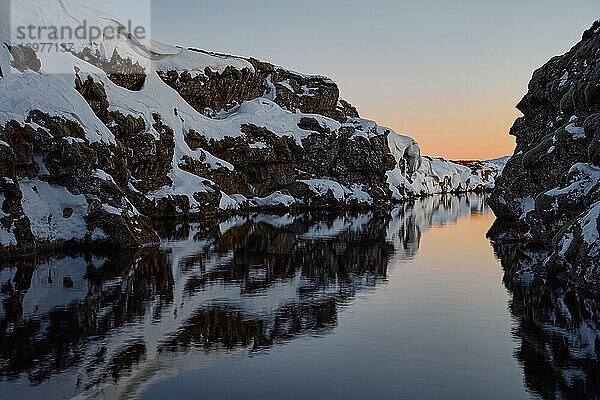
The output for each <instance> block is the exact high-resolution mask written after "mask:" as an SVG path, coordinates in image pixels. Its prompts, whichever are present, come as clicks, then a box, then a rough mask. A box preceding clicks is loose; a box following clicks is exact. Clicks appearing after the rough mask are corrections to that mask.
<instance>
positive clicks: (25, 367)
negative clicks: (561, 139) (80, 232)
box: [0, 195, 600, 399]
mask: <svg viewBox="0 0 600 400" xmlns="http://www.w3.org/2000/svg"><path fill="white" fill-rule="evenodd" d="M493 221H494V217H493V215H492V214H491V212H490V211H489V209H488V208H487V207H486V205H485V198H484V197H481V196H475V195H472V196H462V197H458V196H456V197H445V198H442V197H432V198H428V199H425V200H422V201H418V202H416V203H415V204H414V205H410V206H409V205H406V206H403V207H400V208H397V209H395V210H394V211H393V213H391V215H375V214H372V213H369V214H356V215H352V214H343V215H325V214H323V215H307V214H306V215H300V216H295V217H294V216H291V215H279V216H275V215H264V214H251V215H250V216H248V217H235V218H231V219H229V220H226V221H223V222H222V223H220V224H216V223H194V224H189V225H188V224H179V225H177V226H175V225H173V226H164V227H162V228H161V234H162V236H163V238H164V242H163V245H162V248H161V250H160V251H154V252H150V253H144V254H118V255H115V256H114V257H101V256H93V255H75V256H69V257H63V258H55V259H50V260H46V261H43V262H40V263H38V264H37V265H36V264H33V265H20V266H18V267H12V268H4V269H3V270H1V271H0V284H1V285H2V286H1V292H0V293H1V294H0V300H1V306H0V398H2V399H25V398H27V399H37V398H39V399H49V398H66V399H70V398H73V397H76V396H77V398H79V399H83V398H90V397H91V398H139V399H162V398H173V397H178V398H181V399H183V398H193V399H197V398H207V399H225V398H226V399H249V398H257V399H279V398H288V399H290V398H291V399H321V398H347V399H352V398H356V399H364V398H368V399H405V398H406V399H415V398H419V399H449V398H475V399H481V398H498V399H519V398H556V397H557V396H558V397H560V396H563V397H572V398H582V397H586V396H587V397H594V396H597V395H598V393H600V386H599V385H600V376H599V374H600V372H599V371H600V367H599V366H600V364H599V363H598V359H599V356H598V353H600V351H597V350H596V349H598V350H600V340H599V339H598V337H599V336H600V333H599V332H600V329H598V318H597V314H595V310H597V309H598V307H597V302H595V301H593V300H590V299H585V298H583V297H581V296H580V295H579V294H577V293H574V292H569V291H565V290H563V289H558V288H552V287H548V286H546V285H540V284H534V282H533V280H532V279H531V277H528V276H527V274H515V273H508V272H507V273H505V272H504V270H503V268H502V266H501V263H500V261H499V259H498V257H497V256H496V255H495V253H494V249H493V248H492V246H491V245H490V242H489V240H487V239H486V232H487V230H488V229H489V228H490V226H491V225H492V223H493ZM496 250H497V254H498V255H499V256H502V259H503V261H504V262H505V263H517V262H518V261H519V260H518V257H519V254H521V253H519V252H517V251H515V250H514V249H508V250H507V249H496ZM508 270H509V269H508V268H506V271H508Z"/></svg>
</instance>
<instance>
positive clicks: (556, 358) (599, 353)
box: [491, 227, 600, 399]
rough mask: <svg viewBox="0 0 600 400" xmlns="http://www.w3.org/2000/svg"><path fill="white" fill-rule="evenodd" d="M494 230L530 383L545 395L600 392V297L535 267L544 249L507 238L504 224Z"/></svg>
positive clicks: (596, 395)
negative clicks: (503, 227) (576, 288)
mask: <svg viewBox="0 0 600 400" xmlns="http://www.w3.org/2000/svg"><path fill="white" fill-rule="evenodd" d="M491 233H492V236H494V237H496V238H497V237H504V240H503V243H502V244H500V243H497V242H495V243H494V248H495V250H496V253H497V255H498V256H499V257H500V259H501V261H502V265H503V268H504V272H505V273H504V284H505V286H506V287H507V288H508V290H509V291H510V292H511V294H512V300H511V302H510V304H509V310H510V312H511V314H512V315H513V317H514V319H515V321H516V327H515V328H514V329H513V332H512V333H513V335H514V336H515V338H517V339H519V342H520V346H519V348H518V349H517V351H516V352H515V358H516V359H517V360H518V362H519V363H520V364H521V365H522V368H523V371H524V375H525V383H526V385H527V388H528V389H529V390H530V391H531V392H532V393H534V394H535V395H537V396H540V397H542V398H546V399H558V398H560V399H597V398H599V397H600V300H599V299H598V298H597V297H593V296H591V295H589V294H586V293H582V292H578V291H575V290H573V289H570V288H567V287H564V286H563V285H561V284H560V283H558V282H556V281H555V280H554V279H552V278H551V277H547V276H544V274H543V273H541V271H536V270H535V265H536V264H537V262H538V261H539V260H543V259H544V258H545V256H546V255H545V254H543V253H541V252H539V251H537V250H536V249H528V248H526V247H524V246H522V245H520V244H518V243H516V242H511V241H510V237H509V238H508V239H509V240H507V239H506V236H505V234H504V233H503V232H501V231H500V228H499V227H495V230H492V232H491Z"/></svg>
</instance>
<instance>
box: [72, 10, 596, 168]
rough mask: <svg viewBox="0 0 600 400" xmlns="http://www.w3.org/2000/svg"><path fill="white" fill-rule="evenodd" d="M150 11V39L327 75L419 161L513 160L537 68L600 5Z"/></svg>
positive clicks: (571, 39) (573, 39)
mask: <svg viewBox="0 0 600 400" xmlns="http://www.w3.org/2000/svg"><path fill="white" fill-rule="evenodd" d="M86 1H89V2H90V3H92V4H93V2H92V1H91V0H80V1H78V2H83V3H85V2H86ZM111 1H112V2H116V3H118V1H117V0H106V1H105V2H103V6H102V8H103V9H104V10H105V11H107V12H110V8H111V7H110V4H109V3H110V2H111ZM136 1H146V2H148V1H150V0H136ZM121 4H123V3H122V1H121ZM95 7H96V8H98V5H97V4H96V5H95ZM151 12H152V26H151V32H152V37H153V39H155V40H158V41H160V42H164V43H169V44H178V45H181V46H184V47H188V46H189V47H197V48H201V49H205V50H211V51H217V52H223V53H228V54H235V55H241V56H252V57H255V58H258V59H261V60H264V61H269V62H271V63H274V64H276V65H279V66H283V67H286V68H289V69H292V70H295V71H299V72H303V73H311V74H320V75H326V76H329V77H330V78H332V79H333V80H334V81H335V82H336V83H337V84H338V85H339V87H340V90H341V93H342V97H343V98H344V99H346V100H348V101H349V102H351V103H352V104H353V105H354V106H356V107H357V108H358V110H359V112H360V114H361V117H363V118H368V119H373V120H375V121H377V122H378V123H379V124H380V125H383V126H387V127H390V128H392V129H393V130H395V131H396V132H398V133H400V134H403V135H407V136H411V137H413V138H415V139H416V140H417V141H418V142H419V145H420V147H421V150H422V153H423V154H426V155H431V156H441V157H445V158H449V159H490V158H495V157H499V156H503V155H508V154H512V152H513V149H514V143H515V142H514V138H513V137H512V136H509V135H508V131H509V129H510V126H511V125H512V123H513V122H514V120H515V118H517V117H518V116H520V113H519V112H518V111H517V110H516V109H515V105H516V104H517V103H518V101H519V100H520V99H521V98H522V97H523V95H524V94H525V93H526V91H527V83H528V81H529V80H530V78H531V75H532V73H533V71H534V70H535V69H536V68H538V67H540V66H541V65H543V64H544V63H545V62H546V61H548V60H549V59H550V58H551V57H552V56H554V55H558V54H562V53H564V52H566V51H568V50H569V48H571V47H572V46H573V45H574V44H575V43H577V42H578V41H579V40H580V39H581V34H582V33H583V31H584V30H585V29H587V28H589V27H590V26H591V24H592V23H593V21H594V20H595V19H597V18H600V1H598V0H576V1H571V2H566V1H564V0H563V1H554V0H518V1H517V0H502V1H498V0H495V1H489V0H456V1H433V0H421V1H414V0H411V1H405V0H395V1H389V0H388V1H384V0H370V1H359V0H328V1H326V0H322V1H315V0H304V1H287V0H254V1H248V0H218V1H217V0H212V1H205V0H169V1H159V0H153V1H152V3H151Z"/></svg>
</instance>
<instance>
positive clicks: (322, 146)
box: [0, 0, 502, 248]
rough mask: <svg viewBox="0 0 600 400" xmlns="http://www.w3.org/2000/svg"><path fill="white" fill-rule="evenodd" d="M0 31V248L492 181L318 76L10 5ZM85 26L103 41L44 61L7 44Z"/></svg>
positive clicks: (111, 236)
mask: <svg viewBox="0 0 600 400" xmlns="http://www.w3.org/2000/svg"><path fill="white" fill-rule="evenodd" d="M1 18H2V20H1V21H0V24H2V25H3V26H5V27H10V33H9V34H10V38H9V40H8V42H7V44H6V45H4V46H2V47H1V48H0V68H1V71H0V75H1V77H0V97H1V98H2V102H0V140H1V141H0V176H1V177H2V178H3V179H2V181H1V182H0V196H2V198H1V199H0V200H1V201H2V215H1V217H2V218H1V226H0V244H1V245H2V246H4V247H5V248H6V247H10V246H13V247H14V246H18V247H21V248H22V247H23V246H25V245H28V244H31V243H53V242H60V241H69V240H76V241H81V240H85V241H89V242H92V241H95V240H98V239H108V240H109V241H111V242H113V243H115V244H118V245H119V246H125V247H126V246H135V245H142V244H146V243H152V242H155V241H156V240H157V236H156V234H155V233H154V230H153V229H152V224H151V220H150V219H149V218H148V217H187V216H190V215H205V214H208V213H215V212H231V211H233V210H239V209H243V208H253V207H254V208H266V207H279V208H350V207H362V208H365V207H381V206H386V205H389V204H390V203H391V202H392V201H403V200H406V199H410V198H414V197H420V196H424V195H429V194H434V193H450V192H464V191H483V190H486V189H489V188H490V187H491V186H493V182H494V179H495V177H496V175H497V174H498V173H499V172H500V171H501V168H502V166H501V165H498V163H496V162H484V163H452V162H449V161H445V160H441V159H432V158H428V157H422V156H421V152H420V149H419V146H418V144H417V143H416V142H415V141H414V140H413V139H411V138H409V137H406V136H401V135H398V134H396V133H395V132H393V131H392V130H390V129H387V128H383V127H380V126H378V125H377V124H376V123H375V122H372V121H368V120H365V119H361V118H360V117H359V115H358V112H357V111H356V109H355V108H354V107H352V106H351V105H350V104H349V103H347V102H345V101H344V100H343V99H341V98H340V93H339V89H338V87H337V86H336V85H335V83H333V82H332V81H331V80H329V79H328V78H325V77H321V76H307V75H302V74H299V73H295V72H291V71H288V70H285V69H282V68H278V67H276V66H273V65H271V64H268V63H264V62H260V61H257V60H255V59H242V58H239V57H233V56H225V55H220V54H212V53H207V52H204V51H200V50H194V49H182V48H180V47H174V46H167V45H163V44H160V43H156V42H153V41H150V40H149V39H146V38H139V37H137V36H136V35H133V34H132V32H128V33H127V34H126V35H120V36H118V37H117V36H115V35H114V34H113V35H108V34H106V32H113V31H114V30H119V29H121V28H123V29H124V27H125V24H123V23H120V22H119V21H117V20H116V19H115V18H112V17H110V16H109V15H106V14H103V13H101V12H98V11H95V10H92V9H89V8H85V7H82V6H79V5H76V4H73V3H70V2H69V1H67V0H35V1H33V0H14V1H12V6H11V11H10V15H2V16H1ZM84 21H85V23H86V25H87V26H88V27H91V26H94V27H97V28H98V30H99V31H102V32H105V35H104V36H102V37H95V38H93V40H90V37H88V38H86V39H77V38H76V37H70V38H69V39H68V40H67V41H65V40H61V39H60V38H59V39H56V40H55V41H53V40H52V39H51V38H48V37H49V32H48V30H45V31H43V33H44V34H46V36H48V37H47V38H46V39H45V40H44V41H50V42H51V44H52V45H53V46H50V47H49V51H47V49H46V50H42V49H41V48H40V45H39V44H38V46H34V48H36V49H37V51H34V50H33V49H32V48H31V46H30V45H31V43H25V42H24V41H23V39H22V37H21V33H22V31H19V29H18V27H19V26H25V27H28V26H34V27H42V26H43V27H48V26H54V27H59V28H60V27H65V26H67V27H72V28H73V29H75V28H76V27H78V26H80V25H82V24H83V22H84ZM38 33H39V32H38ZM64 42H68V43H66V44H64V45H63V44H61V43H64Z"/></svg>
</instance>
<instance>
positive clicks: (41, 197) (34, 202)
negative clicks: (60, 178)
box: [19, 179, 88, 241]
mask: <svg viewBox="0 0 600 400" xmlns="http://www.w3.org/2000/svg"><path fill="white" fill-rule="evenodd" d="M19 186H20V187H21V191H22V192H23V200H22V202H21V204H22V206H23V211H24V212H25V215H27V217H28V218H29V221H30V225H31V232H32V233H33V235H34V236H35V238H36V239H39V240H50V241H56V240H71V239H81V238H83V237H84V236H85V234H86V232H87V227H86V222H85V220H84V216H85V215H86V214H87V210H88V205H87V201H86V200H85V196H84V195H78V196H75V195H73V194H71V193H70V192H69V191H68V190H67V189H66V188H64V187H54V186H51V185H50V184H48V183H47V182H43V181H41V180H39V179H24V180H21V181H19ZM65 208H71V209H73V214H72V215H71V216H70V217H69V218H64V217H63V210H64V209H65Z"/></svg>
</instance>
